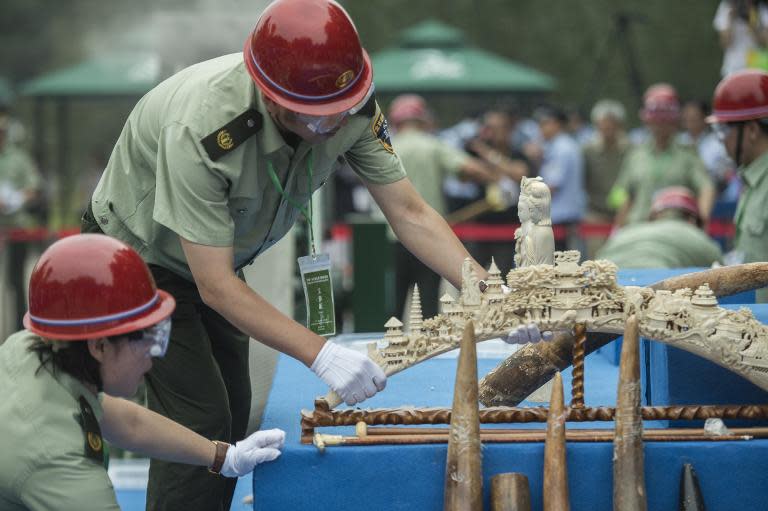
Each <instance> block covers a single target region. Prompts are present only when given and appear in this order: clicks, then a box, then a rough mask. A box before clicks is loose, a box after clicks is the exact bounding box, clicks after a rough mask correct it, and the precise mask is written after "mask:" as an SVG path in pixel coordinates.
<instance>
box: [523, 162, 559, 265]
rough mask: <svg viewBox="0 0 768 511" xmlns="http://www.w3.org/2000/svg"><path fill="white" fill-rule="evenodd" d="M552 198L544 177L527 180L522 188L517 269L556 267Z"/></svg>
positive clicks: (524, 179) (525, 178) (524, 180)
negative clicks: (550, 210)
mask: <svg viewBox="0 0 768 511" xmlns="http://www.w3.org/2000/svg"><path fill="white" fill-rule="evenodd" d="M551 201H552V198H551V196H550V194H549V187H547V185H546V184H544V180H542V179H541V178H540V177H535V178H527V177H524V178H523V180H522V182H521V184H520V200H519V201H518V203H517V214H518V216H519V217H520V227H519V228H518V229H517V230H516V231H515V266H516V267H518V268H521V267H524V266H533V265H536V264H550V265H551V264H552V263H553V260H552V258H553V256H554V253H555V236H554V234H553V233H552V220H551V219H550V216H549V205H550V203H551Z"/></svg>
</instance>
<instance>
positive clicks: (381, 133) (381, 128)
mask: <svg viewBox="0 0 768 511" xmlns="http://www.w3.org/2000/svg"><path fill="white" fill-rule="evenodd" d="M371 130H373V134H374V136H376V138H378V139H379V142H381V145H383V146H384V149H386V150H387V151H388V152H390V153H392V154H395V150H394V149H392V141H391V140H390V139H389V125H388V124H387V119H386V117H384V114H382V113H381V112H379V115H378V116H377V117H376V120H374V121H373V123H372V124H371Z"/></svg>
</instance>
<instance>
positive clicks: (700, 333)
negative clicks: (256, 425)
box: [368, 251, 768, 390]
mask: <svg viewBox="0 0 768 511" xmlns="http://www.w3.org/2000/svg"><path fill="white" fill-rule="evenodd" d="M579 258H580V254H579V252H577V251H565V252H555V253H554V265H547V264H541V265H535V266H527V267H522V268H516V269H513V270H512V271H510V272H509V274H508V275H507V278H506V285H507V286H508V287H509V288H510V290H511V292H510V293H509V294H507V295H505V294H504V293H503V291H502V285H503V284H504V283H505V282H504V279H502V276H501V274H500V272H499V269H498V268H497V267H496V265H495V263H492V264H491V268H490V270H489V278H488V279H486V283H487V284H488V287H487V289H486V291H485V292H484V293H480V292H479V287H478V285H477V282H478V277H477V275H475V272H474V270H473V269H472V266H471V264H470V263H469V260H467V261H465V263H464V265H463V267H462V292H461V293H460V295H459V296H458V297H457V298H456V299H454V298H453V297H451V296H449V295H445V296H443V297H442V298H441V299H440V302H441V313H440V314H438V315H437V316H435V317H433V318H429V319H423V318H422V317H421V305H420V302H419V300H414V307H413V308H412V310H411V314H410V325H411V328H410V329H409V330H408V331H403V328H402V326H403V325H402V323H401V322H400V321H398V320H397V319H395V318H391V319H390V320H389V321H388V322H387V323H386V325H385V327H386V329H387V331H386V334H385V335H384V338H383V339H382V340H380V341H378V342H373V343H370V344H369V345H368V354H369V356H370V357H371V358H372V359H373V360H374V361H375V362H377V363H378V364H379V365H381V367H382V368H383V369H384V371H385V372H386V373H387V374H390V375H391V374H395V373H397V372H399V371H401V370H403V369H405V368H407V367H410V366H412V365H414V364H417V363H419V362H421V361H423V360H426V359H428V358H431V357H434V356H436V355H439V354H441V353H445V352H448V351H451V350H453V349H455V348H457V347H458V346H459V341H460V339H461V336H462V332H463V331H464V326H465V325H466V323H467V322H468V321H470V320H471V321H472V322H473V323H474V325H475V333H476V338H477V341H478V342H480V341H484V340H488V339H493V338H498V337H502V336H505V335H506V334H507V333H508V332H509V331H511V330H512V329H513V328H516V327H518V326H519V325H521V324H528V323H530V322H535V323H536V324H537V325H538V327H539V329H540V330H542V331H546V330H570V329H572V328H573V326H574V325H575V324H577V323H581V324H584V325H585V327H586V329H587V331H590V332H606V333H622V332H623V331H624V323H625V320H626V318H627V317H628V315H629V314H631V313H635V314H636V315H637V317H638V323H639V331H640V335H641V336H643V337H646V338H650V339H655V340H657V341H661V342H665V343H668V344H670V345H673V346H676V347H678V348H682V349H685V350H687V351H689V352H692V353H695V354H697V355H699V356H702V357H704V358H707V359H709V360H711V361H713V362H715V363H717V364H720V365H721V366H723V367H725V368H727V369H730V370H731V371H733V372H735V373H738V374H740V375H742V376H744V377H745V378H747V379H749V380H750V381H752V382H753V383H755V384H756V385H758V386H760V387H761V388H763V389H766V390H768V328H767V327H766V326H765V325H763V324H761V323H759V322H758V321H757V320H756V319H755V318H754V316H753V315H752V312H751V311H750V310H749V309H747V308H742V309H740V310H738V311H734V310H727V309H723V308H721V307H719V306H718V302H717V299H716V298H715V297H714V295H713V293H712V291H711V290H710V289H709V287H708V286H707V285H703V286H701V287H699V288H698V289H695V290H690V289H683V290H680V291H677V292H674V293H672V292H669V291H655V292H654V290H652V289H650V288H644V287H636V286H620V285H618V283H617V281H616V272H617V267H616V265H615V264H613V263H611V262H609V261H600V260H598V261H585V262H583V263H581V264H579Z"/></svg>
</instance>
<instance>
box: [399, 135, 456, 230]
mask: <svg viewBox="0 0 768 511" xmlns="http://www.w3.org/2000/svg"><path fill="white" fill-rule="evenodd" d="M392 147H394V148H395V151H397V155H398V156H399V157H400V160H402V162H403V167H404V168H405V170H406V172H408V178H409V179H410V180H411V183H413V187H414V188H415V189H416V191H417V192H419V194H420V195H421V196H422V197H423V198H424V200H425V201H426V202H427V204H429V205H430V206H432V208H434V210H435V211H437V212H438V213H439V214H440V215H443V216H444V215H445V213H446V209H447V208H446V205H445V196H444V195H443V181H444V180H445V178H446V177H448V176H450V175H456V174H458V173H459V171H460V170H461V167H462V166H463V165H464V164H465V163H466V162H467V160H468V158H469V155H468V154H466V153H465V152H463V151H459V150H458V149H455V148H453V147H451V146H449V145H448V144H446V143H445V142H443V141H442V140H440V139H439V138H437V137H435V136H433V135H430V134H429V133H425V132H423V131H419V130H415V129H408V130H406V131H403V132H398V133H395V134H394V136H393V137H392Z"/></svg>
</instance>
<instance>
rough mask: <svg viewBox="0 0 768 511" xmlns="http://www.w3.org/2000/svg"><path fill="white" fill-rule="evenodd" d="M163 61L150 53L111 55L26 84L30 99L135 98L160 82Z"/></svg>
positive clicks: (23, 92)
mask: <svg viewBox="0 0 768 511" xmlns="http://www.w3.org/2000/svg"><path fill="white" fill-rule="evenodd" d="M160 71H161V68H160V58H159V57H158V56H157V55H154V54H150V53H123V54H110V55H105V56H102V57H96V58H92V59H89V60H85V61H83V62H81V63H79V64H77V65H74V66H72V67H69V68H66V69H62V70H60V71H54V72H51V73H48V74H45V75H43V76H40V77H38V78H35V79H33V80H30V81H28V82H26V83H25V84H24V85H23V86H22V88H21V92H22V94H24V95H27V96H38V97H39V96H47V97H61V96H78V97H94V96H136V95H143V94H145V93H146V92H148V91H149V90H150V89H151V88H152V87H154V86H155V85H157V83H158V82H159V81H160Z"/></svg>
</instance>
